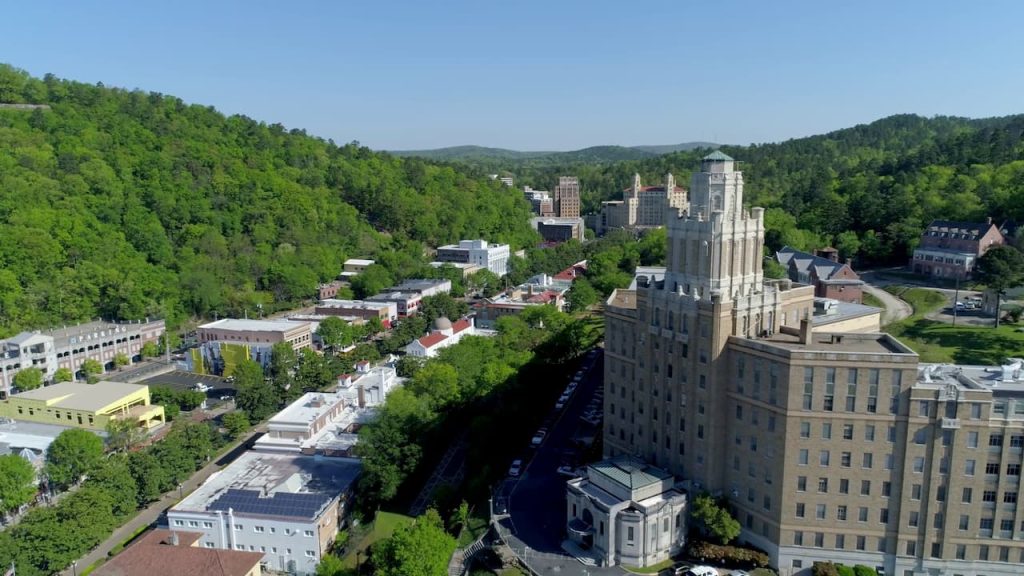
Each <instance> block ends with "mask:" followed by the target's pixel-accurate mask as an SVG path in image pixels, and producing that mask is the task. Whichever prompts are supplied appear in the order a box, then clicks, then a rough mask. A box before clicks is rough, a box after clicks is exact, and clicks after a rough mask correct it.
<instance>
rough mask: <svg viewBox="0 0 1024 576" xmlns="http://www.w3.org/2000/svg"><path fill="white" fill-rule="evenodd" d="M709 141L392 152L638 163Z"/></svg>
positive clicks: (469, 159)
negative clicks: (532, 149)
mask: <svg viewBox="0 0 1024 576" xmlns="http://www.w3.org/2000/svg"><path fill="white" fill-rule="evenodd" d="M714 146H716V145H715V144H713V143H711V142H683V143H681V144H664V145H651V146H591V147H589V148H583V149H581V150H571V151H568V152H542V151H536V152H523V151H519V150H508V149H505V148H487V147H484V146H451V147H448V148H434V149H431V150H392V151H390V153H391V154H394V155H395V156H402V157H408V156H416V157H419V158H426V159H428V160H440V161H445V162H463V163H467V164H475V165H480V164H481V163H493V162H506V163H508V165H509V166H511V165H513V164H516V163H519V162H530V161H534V162H540V163H543V164H570V163H576V162H620V161H623V160H640V159H644V158H652V157H654V156H658V155H661V154H668V153H671V152H678V151H681V150H693V149H694V148H712V147H714Z"/></svg>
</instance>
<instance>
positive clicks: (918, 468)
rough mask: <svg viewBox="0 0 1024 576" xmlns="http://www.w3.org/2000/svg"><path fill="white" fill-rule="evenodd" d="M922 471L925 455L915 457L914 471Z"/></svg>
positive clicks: (918, 472)
mask: <svg viewBox="0 0 1024 576" xmlns="http://www.w3.org/2000/svg"><path fill="white" fill-rule="evenodd" d="M922 472H924V457H923V456H915V457H914V473H916V474H920V473H922Z"/></svg>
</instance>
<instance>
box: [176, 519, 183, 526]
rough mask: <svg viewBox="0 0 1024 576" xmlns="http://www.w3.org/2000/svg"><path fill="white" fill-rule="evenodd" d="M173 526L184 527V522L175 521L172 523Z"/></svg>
mask: <svg viewBox="0 0 1024 576" xmlns="http://www.w3.org/2000/svg"><path fill="white" fill-rule="evenodd" d="M174 525H175V526H184V525H185V522H184V521H182V520H175V521H174Z"/></svg>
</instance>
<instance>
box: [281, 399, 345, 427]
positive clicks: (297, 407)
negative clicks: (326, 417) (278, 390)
mask: <svg viewBox="0 0 1024 576" xmlns="http://www.w3.org/2000/svg"><path fill="white" fill-rule="evenodd" d="M341 401H342V398H341V397H340V396H338V395H337V394H331V393H328V392H307V393H305V394H303V395H302V396H300V397H299V399H298V400H296V401H295V402H292V403H291V404H289V405H288V406H286V407H285V408H284V409H283V410H281V411H280V412H278V413H277V414H275V415H274V416H273V417H271V418H270V421H269V422H268V423H269V424H270V425H271V426H273V425H274V424H286V423H293V422H301V423H303V424H308V423H309V422H312V421H313V420H315V419H317V418H318V417H319V416H320V415H321V414H323V413H325V412H329V411H330V410H331V408H333V407H334V406H335V405H336V404H337V403H338V402H341Z"/></svg>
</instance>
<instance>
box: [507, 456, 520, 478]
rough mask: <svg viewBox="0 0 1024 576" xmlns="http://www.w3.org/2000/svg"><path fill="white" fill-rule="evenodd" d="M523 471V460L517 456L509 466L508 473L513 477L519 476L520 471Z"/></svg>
mask: <svg viewBox="0 0 1024 576" xmlns="http://www.w3.org/2000/svg"><path fill="white" fill-rule="evenodd" d="M522 471H523V461H522V460H520V459H518V458H516V459H515V460H513V461H512V465H511V466H509V468H508V475H509V476H512V477H516V476H519V473H520V472H522Z"/></svg>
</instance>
